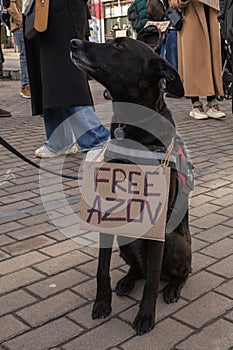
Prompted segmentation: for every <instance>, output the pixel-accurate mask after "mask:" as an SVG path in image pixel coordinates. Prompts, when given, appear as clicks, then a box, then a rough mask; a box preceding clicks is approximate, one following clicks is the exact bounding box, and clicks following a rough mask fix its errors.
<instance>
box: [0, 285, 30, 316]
mask: <svg viewBox="0 0 233 350" xmlns="http://www.w3.org/2000/svg"><path fill="white" fill-rule="evenodd" d="M35 301H36V298H34V297H32V296H31V295H29V294H28V293H26V292H24V291H22V290H18V291H16V292H12V293H9V294H6V295H3V296H1V297H0V304H1V308H0V316H1V315H5V314H7V313H10V312H14V311H16V310H18V309H20V308H22V307H24V306H26V305H29V304H32V303H33V302H35Z"/></svg>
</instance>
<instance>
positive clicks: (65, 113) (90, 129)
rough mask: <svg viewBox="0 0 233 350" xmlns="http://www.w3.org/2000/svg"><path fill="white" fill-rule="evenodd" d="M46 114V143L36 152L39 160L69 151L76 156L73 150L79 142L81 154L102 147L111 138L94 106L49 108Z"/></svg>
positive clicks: (45, 111)
mask: <svg viewBox="0 0 233 350" xmlns="http://www.w3.org/2000/svg"><path fill="white" fill-rule="evenodd" d="M43 114H44V124H45V133H46V137H47V142H46V144H45V146H42V147H40V148H39V149H38V150H36V152H35V155H36V156H37V157H47V156H48V157H52V156H56V154H57V153H64V152H67V151H68V153H76V152H74V151H73V149H72V146H73V144H74V142H75V141H76V140H77V143H78V145H79V147H80V148H81V150H82V151H87V150H90V149H92V148H94V147H99V146H102V145H103V144H105V143H106V141H107V140H108V138H109V131H108V130H107V129H106V128H105V127H104V126H103V125H102V123H101V121H100V120H99V118H98V117H97V115H96V113H95V112H94V109H93V107H92V106H71V107H57V108H49V109H45V110H44V113H43ZM47 150H49V152H48V151H47ZM69 151H70V152H69Z"/></svg>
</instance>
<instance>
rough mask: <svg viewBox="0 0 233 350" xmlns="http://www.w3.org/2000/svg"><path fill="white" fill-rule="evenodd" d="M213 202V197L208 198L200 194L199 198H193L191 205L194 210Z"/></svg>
mask: <svg viewBox="0 0 233 350" xmlns="http://www.w3.org/2000/svg"><path fill="white" fill-rule="evenodd" d="M211 201H213V197H211V196H207V195H206V194H200V195H198V196H195V197H191V201H190V204H191V207H192V208H193V207H197V206H199V205H203V204H205V203H208V202H211Z"/></svg>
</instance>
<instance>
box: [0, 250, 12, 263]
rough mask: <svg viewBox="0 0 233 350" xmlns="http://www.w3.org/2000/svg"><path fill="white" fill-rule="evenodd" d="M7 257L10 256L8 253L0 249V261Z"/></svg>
mask: <svg viewBox="0 0 233 350" xmlns="http://www.w3.org/2000/svg"><path fill="white" fill-rule="evenodd" d="M7 258H10V255H9V254H6V253H5V252H3V251H2V250H0V261H2V260H5V259H7Z"/></svg>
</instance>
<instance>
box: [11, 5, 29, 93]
mask: <svg viewBox="0 0 233 350" xmlns="http://www.w3.org/2000/svg"><path fill="white" fill-rule="evenodd" d="M7 11H8V13H9V15H10V30H11V32H12V33H13V36H14V40H15V43H16V45H17V46H18V49H19V60H20V81H21V91H20V95H21V96H22V97H24V98H30V97H31V94H30V87H29V78H28V69H27V59H26V53H25V45H24V37H23V17H22V0H10V6H9V7H8V8H7Z"/></svg>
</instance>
